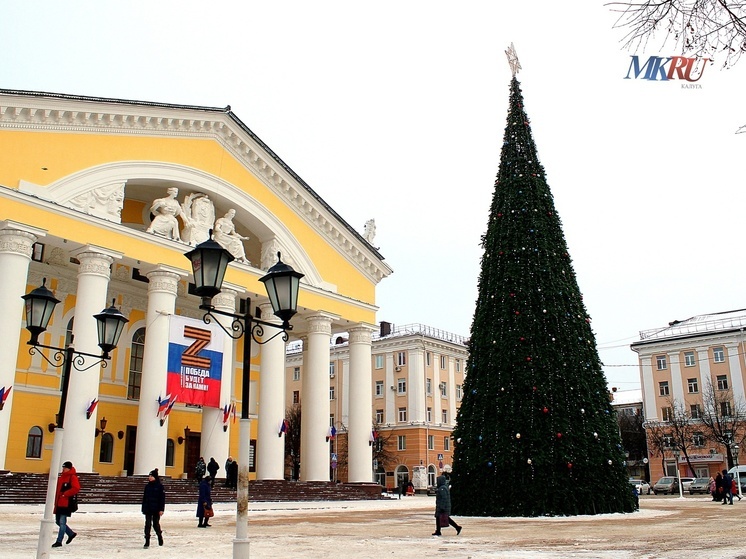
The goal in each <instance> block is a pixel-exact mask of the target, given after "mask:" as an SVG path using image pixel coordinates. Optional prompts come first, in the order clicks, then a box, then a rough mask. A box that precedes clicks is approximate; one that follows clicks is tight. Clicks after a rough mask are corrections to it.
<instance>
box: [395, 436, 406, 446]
mask: <svg viewBox="0 0 746 559" xmlns="http://www.w3.org/2000/svg"><path fill="white" fill-rule="evenodd" d="M396 448H397V450H407V436H406V435H399V436H397V437H396Z"/></svg>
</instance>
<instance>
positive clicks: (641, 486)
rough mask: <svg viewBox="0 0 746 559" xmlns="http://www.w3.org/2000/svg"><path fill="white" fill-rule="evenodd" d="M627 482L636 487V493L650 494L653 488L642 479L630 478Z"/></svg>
mask: <svg viewBox="0 0 746 559" xmlns="http://www.w3.org/2000/svg"><path fill="white" fill-rule="evenodd" d="M629 484H630V485H631V486H633V487H635V488H636V489H637V494H638V495H650V494H651V493H652V492H653V490H652V489H651V487H650V484H649V483H648V482H647V481H645V480H644V479H630V480H629Z"/></svg>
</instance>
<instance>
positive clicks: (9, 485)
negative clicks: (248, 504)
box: [0, 471, 381, 504]
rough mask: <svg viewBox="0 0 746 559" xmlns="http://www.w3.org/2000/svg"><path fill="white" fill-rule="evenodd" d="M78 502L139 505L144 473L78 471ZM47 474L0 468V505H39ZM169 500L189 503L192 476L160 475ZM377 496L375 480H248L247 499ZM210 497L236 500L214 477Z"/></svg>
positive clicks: (195, 489) (193, 495)
mask: <svg viewBox="0 0 746 559" xmlns="http://www.w3.org/2000/svg"><path fill="white" fill-rule="evenodd" d="M78 477H79V478H80V485H81V491H80V499H79V500H80V503H81V504H84V503H103V504H139V503H141V502H142V493H143V488H144V487H145V484H146V483H147V480H148V478H147V476H130V477H106V476H100V475H98V474H78ZM48 480H49V476H48V475H47V474H31V473H16V472H14V473H11V472H8V471H0V504H43V503H44V501H45V500H46V495H47V483H48ZM161 481H162V482H163V486H164V488H165V490H166V499H167V502H169V503H193V502H196V500H197V495H198V493H199V489H198V486H197V483H196V481H195V480H193V479H171V478H168V477H162V478H161ZM380 498H381V486H380V485H378V484H375V483H332V482H300V481H252V482H250V483H249V501H352V500H370V499H380ZM212 500H213V501H215V502H218V503H226V502H231V501H235V500H236V492H235V491H234V490H232V489H227V488H226V487H224V480H222V479H219V478H218V479H216V480H215V487H214V488H213V490H212Z"/></svg>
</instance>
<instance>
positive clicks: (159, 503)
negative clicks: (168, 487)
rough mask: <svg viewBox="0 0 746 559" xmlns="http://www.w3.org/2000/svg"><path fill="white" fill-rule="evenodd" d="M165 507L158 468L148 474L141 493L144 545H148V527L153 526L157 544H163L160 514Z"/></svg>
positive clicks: (164, 497)
mask: <svg viewBox="0 0 746 559" xmlns="http://www.w3.org/2000/svg"><path fill="white" fill-rule="evenodd" d="M165 509H166V491H165V490H164V489H163V484H162V483H161V478H160V477H159V476H158V468H156V469H155V470H153V471H151V472H150V474H148V483H147V484H146V485H145V490H144V491H143V494H142V509H141V510H142V513H143V514H144V515H145V545H144V546H143V547H145V548H147V547H150V527H151V526H152V527H153V530H154V531H155V535H156V536H157V537H158V545H163V531H162V530H161V516H163V511H164V510H165Z"/></svg>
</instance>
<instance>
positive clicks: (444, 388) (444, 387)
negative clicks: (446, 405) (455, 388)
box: [440, 382, 448, 398]
mask: <svg viewBox="0 0 746 559" xmlns="http://www.w3.org/2000/svg"><path fill="white" fill-rule="evenodd" d="M440 395H441V396H442V397H443V398H445V397H446V396H448V385H447V384H446V383H445V382H441V383H440Z"/></svg>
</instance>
